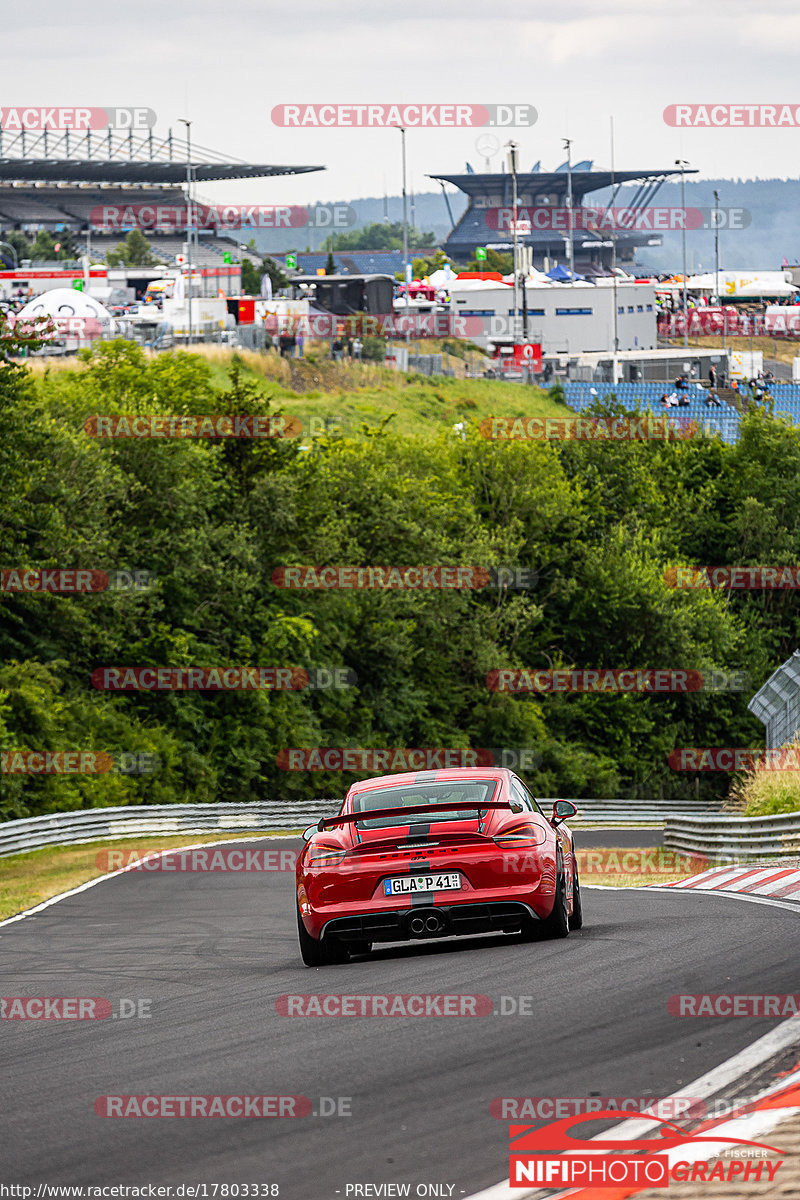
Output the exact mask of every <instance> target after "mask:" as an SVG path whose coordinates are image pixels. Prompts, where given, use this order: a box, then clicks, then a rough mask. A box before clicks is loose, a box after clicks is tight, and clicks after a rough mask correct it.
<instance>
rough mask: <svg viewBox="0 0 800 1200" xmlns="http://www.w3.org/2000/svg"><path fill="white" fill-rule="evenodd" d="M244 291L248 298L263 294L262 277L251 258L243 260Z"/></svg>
mask: <svg viewBox="0 0 800 1200" xmlns="http://www.w3.org/2000/svg"><path fill="white" fill-rule="evenodd" d="M242 291H243V292H244V293H245V294H246V295H248V296H258V295H259V294H260V292H261V275H260V274H259V271H258V267H257V266H256V265H255V263H254V262H253V261H252V259H249V258H243V259H242Z"/></svg>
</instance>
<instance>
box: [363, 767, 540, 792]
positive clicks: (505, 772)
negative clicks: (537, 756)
mask: <svg viewBox="0 0 800 1200" xmlns="http://www.w3.org/2000/svg"><path fill="white" fill-rule="evenodd" d="M515 778H516V776H515V775H514V772H513V771H510V770H509V769H508V767H441V768H438V769H435V770H432V771H403V772H402V773H401V774H398V775H374V776H372V777H371V778H370V779H360V780H359V781H358V782H357V783H354V784H352V785H351V786H350V788H349V789H348V792H347V794H348V796H352V795H355V794H356V793H357V792H368V791H372V790H373V789H375V788H385V787H398V786H401V785H403V784H409V783H456V782H458V781H459V780H461V781H465V780H469V779H475V780H479V779H493V780H495V781H496V782H505V783H508V782H509V781H510V780H511V779H515Z"/></svg>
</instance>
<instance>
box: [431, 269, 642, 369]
mask: <svg viewBox="0 0 800 1200" xmlns="http://www.w3.org/2000/svg"><path fill="white" fill-rule="evenodd" d="M449 292H450V298H451V311H452V312H453V313H455V314H459V315H463V316H465V317H472V318H476V317H479V318H481V319H482V325H481V333H480V334H476V335H475V336H471V335H468V336H470V340H473V341H475V342H477V343H478V344H479V345H488V344H490V343H493V344H495V345H497V344H501V345H502V344H508V343H511V342H513V341H514V330H513V319H514V289H513V287H512V286H511V284H510V283H504V282H502V280H501V279H499V278H498V279H496V280H490V279H475V278H468V277H467V278H465V277H464V276H459V277H458V278H456V279H454V280H453V281H452V282H451V283H450V284H449ZM525 300H526V306H527V314H528V329H527V338H526V339H525V340H527V341H530V342H538V343H540V344H541V347H542V352H543V354H545V355H556V356H566V357H567V358H570V357H573V356H576V355H580V354H582V353H591V352H593V351H597V352H608V351H610V350H613V348H614V339H615V337H616V338H617V346H618V349H619V350H652V349H654V348H655V347H656V345H657V336H656V307H655V294H654V290H653V285H652V284H646V283H634V282H633V281H626V282H622V281H621V282H619V283H618V284H617V286H616V288H614V287H613V286H612V284H611V282H610V281H609V280H607V279H603V280H602V281H598V282H596V283H587V282H580V283H567V284H563V283H537V282H530V283H528V284H527V286H526V288H525ZM615 306H616V321H615V312H614V310H615ZM517 313H518V320H517V327H518V331H519V333H520V334H521V333H522V321H523V318H522V316H521V313H522V301H521V289H520V292H519V294H518V307H517ZM468 324H472V322H470V323H468ZM474 324H475V328H476V329H477V322H474ZM517 340H519V336H518V337H517Z"/></svg>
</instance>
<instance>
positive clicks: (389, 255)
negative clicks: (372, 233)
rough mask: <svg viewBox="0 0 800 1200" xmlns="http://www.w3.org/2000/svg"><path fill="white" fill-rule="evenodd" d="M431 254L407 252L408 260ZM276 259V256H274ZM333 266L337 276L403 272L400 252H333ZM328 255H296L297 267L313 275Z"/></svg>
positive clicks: (428, 252) (324, 263)
mask: <svg viewBox="0 0 800 1200" xmlns="http://www.w3.org/2000/svg"><path fill="white" fill-rule="evenodd" d="M431 253H433V251H432V250H427V251H426V250H409V252H408V258H409V261H410V262H413V260H414V259H415V258H420V257H424V256H425V255H426V254H431ZM276 257H277V256H276ZM333 261H334V265H335V266H336V271H337V274H339V275H394V274H395V272H396V271H402V270H403V251H402V250H350V251H341V252H337V251H334V254H333ZM327 262H328V255H327V254H326V253H323V254H298V256H297V266H298V268H299V270H301V271H302V272H303V273H304V274H305V275H313V274H314V272H315V271H316V270H317V268H318V267H325V266H326V265H327Z"/></svg>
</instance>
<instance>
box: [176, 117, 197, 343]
mask: <svg viewBox="0 0 800 1200" xmlns="http://www.w3.org/2000/svg"><path fill="white" fill-rule="evenodd" d="M178 119H179V120H180V122H181V124H182V125H185V126H186V259H187V262H186V265H187V278H186V303H187V305H188V308H189V345H191V344H192V341H193V340H194V339H193V330H192V226H193V225H194V213H193V212H192V122H191V121H187V120H186V118H185V117H179V118H178Z"/></svg>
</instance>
